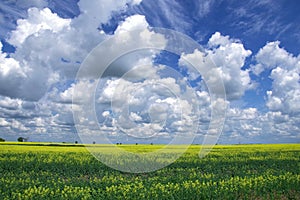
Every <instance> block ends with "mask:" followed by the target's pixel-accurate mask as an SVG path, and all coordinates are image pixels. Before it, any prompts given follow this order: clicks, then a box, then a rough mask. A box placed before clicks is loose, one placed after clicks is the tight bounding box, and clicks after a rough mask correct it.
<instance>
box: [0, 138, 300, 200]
mask: <svg viewBox="0 0 300 200" xmlns="http://www.w3.org/2000/svg"><path fill="white" fill-rule="evenodd" d="M18 144H21V145H18ZM158 146H159V145H141V144H139V145H131V146H130V145H122V148H123V147H124V148H127V149H131V150H132V151H138V150H139V151H140V149H141V148H142V149H144V150H145V151H153V150H155V149H156V148H159V147H158ZM99 148H101V146H100V145H99ZM105 148H110V147H109V146H105ZM199 148H200V145H195V146H191V147H190V148H189V150H188V151H187V152H186V153H185V154H184V155H183V156H182V157H181V158H180V159H178V160H177V161H176V162H175V163H173V164H171V165H169V166H168V167H165V168H163V169H161V170H158V171H155V172H151V173H146V174H129V173H122V172H119V171H116V170H114V169H111V168H109V167H107V166H105V165H104V164H102V163H101V162H99V161H98V160H97V159H95V158H94V157H93V156H92V155H91V154H89V152H88V151H87V150H86V149H85V148H84V147H83V146H82V145H74V144H73V145H68V144H66V145H64V144H51V145H50V144H44V143H30V142H28V143H8V142H5V143H1V144H0V154H1V155H0V160H1V162H0V172H1V177H0V199H300V171H299V169H300V144H290V145H231V146H230V145H228V146H221V145H217V146H215V148H214V149H213V150H212V151H211V152H210V153H209V154H208V156H206V157H204V158H203V159H199V158H198V152H199ZM112 159H113V157H112Z"/></svg>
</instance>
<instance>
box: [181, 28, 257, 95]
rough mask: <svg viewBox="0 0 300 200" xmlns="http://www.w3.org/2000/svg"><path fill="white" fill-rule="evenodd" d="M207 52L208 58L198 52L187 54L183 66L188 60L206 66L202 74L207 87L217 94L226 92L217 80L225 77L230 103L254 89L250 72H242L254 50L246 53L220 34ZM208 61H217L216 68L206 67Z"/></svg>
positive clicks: (211, 42)
mask: <svg viewBox="0 0 300 200" xmlns="http://www.w3.org/2000/svg"><path fill="white" fill-rule="evenodd" d="M205 53H206V54H207V55H205V54H204V53H202V52H200V51H198V50H195V51H194V53H193V54H187V55H185V54H183V55H181V58H180V60H179V63H180V64H181V65H182V64H184V62H185V61H184V60H186V61H188V62H190V63H202V64H201V73H202V74H201V75H202V76H203V77H204V81H205V82H206V84H207V85H209V86H210V87H211V88H214V91H220V92H221V91H222V88H220V87H222V85H220V81H219V80H216V77H221V78H222V81H223V83H224V86H225V91H226V97H227V99H228V100H234V99H239V98H240V97H241V96H243V95H244V93H245V91H246V90H247V89H250V88H252V83H251V78H250V76H249V71H248V70H244V69H242V68H243V66H244V65H245V59H246V58H247V57H248V56H250V55H251V51H250V50H246V49H245V48H244V46H243V44H242V43H240V42H239V41H238V40H233V39H230V38H229V36H222V35H221V34H220V33H219V32H216V33H214V34H213V35H212V36H211V38H210V39H209V41H208V49H205ZM208 59H211V60H212V61H213V62H214V64H215V67H211V66H208V65H207V64H205V60H208Z"/></svg>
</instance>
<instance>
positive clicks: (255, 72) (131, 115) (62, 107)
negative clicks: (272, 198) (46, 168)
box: [0, 0, 300, 143]
mask: <svg viewBox="0 0 300 200" xmlns="http://www.w3.org/2000/svg"><path fill="white" fill-rule="evenodd" d="M299 21H300V4H299V3H298V2H297V1H296V0H278V1H270V0H263V1H258V0H250V1H246V2H241V1H233V0H221V1H215V0H192V1H167V0H158V1H151V0H141V1H139V0H132V1H131V0H121V1H104V0H103V1H102V0H90V1H87V0H80V1H77V0H66V1H59V0H53V1H51V0H48V1H47V0H29V1H26V2H24V1H21V0H16V1H3V2H1V3H0V24H1V26H0V40H1V49H2V52H1V55H0V137H2V138H4V139H6V140H16V138H17V137H19V136H24V137H29V139H30V140H32V141H68V142H73V141H74V140H80V139H81V140H84V139H82V135H85V134H84V133H82V134H81V133H77V131H76V128H75V126H76V125H77V127H78V121H76V120H74V119H73V112H74V110H72V98H73V100H74V97H73V95H72V94H73V91H75V92H77V93H78V94H77V95H75V96H76V98H75V101H77V100H78V102H81V98H89V96H90V95H88V94H87V92H89V89H93V88H94V86H93V85H92V83H91V80H90V81H89V82H88V81H84V80H80V81H78V80H77V81H75V78H76V73H77V72H78V70H79V69H80V68H81V67H82V65H81V64H82V63H83V62H84V59H85V58H86V57H87V56H88V55H89V53H90V52H91V50H92V49H93V48H95V47H96V46H97V45H98V44H100V43H101V42H103V41H105V40H106V39H108V38H110V37H114V38H122V37H123V36H124V35H122V34H123V32H122V31H132V30H134V29H145V30H147V31H149V33H148V34H150V35H152V36H153V38H156V39H155V42H158V43H159V45H160V46H161V48H167V46H168V45H169V44H168V41H167V39H166V38H162V37H160V35H159V33H155V31H151V27H158V28H167V29H170V30H174V31H178V32H181V33H183V34H185V35H187V36H189V37H190V38H191V39H192V40H194V41H195V42H197V43H198V44H199V45H201V47H202V50H201V51H202V53H204V54H203V55H201V54H198V53H197V52H196V51H195V52H182V54H178V55H174V54H171V53H168V52H163V51H158V52H157V51H149V50H145V51H144V52H133V53H130V54H128V55H125V56H123V57H120V58H119V59H118V60H116V61H115V62H114V63H112V64H111V66H110V69H109V70H108V72H107V73H106V74H105V75H104V76H103V77H102V78H101V80H100V83H99V84H98V86H97V87H96V88H97V89H96V95H95V99H96V100H95V103H96V106H95V109H96V110H95V111H96V114H97V117H98V118H97V120H98V123H99V130H97V131H98V132H101V133H104V134H106V135H107V137H109V138H111V140H112V141H113V142H124V143H126V142H135V141H138V142H155V143H165V142H168V141H170V140H172V138H173V137H174V135H175V134H179V135H182V134H183V135H184V134H189V133H191V132H194V131H195V133H196V135H197V136H196V137H195V141H194V142H195V143H201V142H202V141H203V138H204V136H205V134H206V133H207V131H208V126H209V120H208V119H209V118H210V117H211V115H212V110H211V106H210V103H211V104H213V100H212V99H211V97H210V95H214V94H211V93H210V92H209V90H208V88H209V87H211V88H218V86H217V85H215V84H216V83H214V82H205V80H204V79H205V78H203V77H207V79H213V78H216V77H217V75H216V77H214V74H216V73H212V69H210V68H208V67H204V71H203V74H201V73H198V74H197V72H195V71H193V70H192V69H191V68H190V67H189V66H188V65H186V63H184V60H185V61H188V62H190V63H201V62H200V60H199V59H200V57H201V56H204V58H205V59H208V58H209V59H211V60H212V61H213V63H214V64H215V69H216V70H217V71H216V72H218V73H219V76H220V77H221V78H222V80H223V83H224V87H225V93H226V97H227V98H226V99H224V102H223V103H224V104H226V105H227V106H228V107H227V110H226V119H225V123H224V124H223V123H220V126H222V128H223V129H222V130H223V131H222V133H221V135H220V137H219V140H218V143H287V142H292V143H295V142H296V143H299V142H300V78H299V76H300V75H299V74H300V49H299V46H300V23H299ZM132 37H134V36H132ZM139 37H141V38H139ZM139 37H136V38H134V39H133V40H132V41H131V40H130V39H128V43H130V41H131V42H132V43H133V44H134V43H137V45H145V44H147V42H153V41H151V39H149V38H147V37H144V36H143V35H142V34H140V35H139ZM148 40H149V41H148ZM115 42H116V41H115ZM118 45H121V44H115V45H114V46H113V48H114V49H115V50H116V51H117V49H118ZM104 48H108V47H106V46H104ZM101 56H102V57H105V53H104V54H103V55H101ZM101 56H99V60H98V61H99V62H101V61H102V60H101V59H102V58H101ZM201 58H202V57H201ZM88 70H91V71H88V72H86V73H87V75H88V76H93V73H95V72H94V71H93V70H95V69H88ZM94 78H95V77H94ZM97 78H99V77H97ZM184 81H185V82H184ZM207 86H208V88H207ZM116 91H117V93H118V94H117V93H116ZM213 91H214V90H213ZM216 91H217V89H216ZM123 92H126V94H130V95H129V97H128V98H129V99H126V98H124V95H125V93H124V94H123ZM212 93H214V92H212ZM80 95H81V96H80ZM215 95H217V96H218V95H219V94H215ZM179 96H180V97H179ZM77 98H78V99H77ZM131 100H132V102H129V101H131ZM193 100H195V102H197V103H196V104H195V102H194V101H193ZM136 101H138V103H137V102H136ZM193 102H194V103H193ZM79 105H80V103H78V104H77V103H76V106H79ZM176 105H181V106H179V108H178V106H176ZM76 106H75V107H76ZM73 109H74V106H73ZM76 109H79V108H77V107H76ZM178 109H179V110H180V112H179V111H178ZM79 110H80V109H79ZM77 111H78V110H76V111H75V113H76V112H77ZM195 117H197V120H195V119H194V118H195ZM75 119H76V117H75ZM125 119H126V120H125ZM80 125H82V124H80ZM196 125H197V127H195V126H196ZM223 125H224V126H223ZM89 128H90V129H91V127H88V128H87V129H84V130H89ZM92 129H93V128H92ZM80 130H83V129H80ZM89 131H90V132H93V130H89ZM79 132H80V131H79ZM152 132H154V133H156V135H155V137H154V136H153V134H152V135H151V134H150V133H152ZM80 137H81V138H80ZM140 138H142V139H140ZM145 138H146V139H145Z"/></svg>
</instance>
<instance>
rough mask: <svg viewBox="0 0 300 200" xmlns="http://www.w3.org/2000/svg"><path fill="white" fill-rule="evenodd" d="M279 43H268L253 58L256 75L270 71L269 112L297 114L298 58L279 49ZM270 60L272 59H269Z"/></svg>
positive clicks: (299, 78) (299, 70) (299, 63)
mask: <svg viewBox="0 0 300 200" xmlns="http://www.w3.org/2000/svg"><path fill="white" fill-rule="evenodd" d="M279 44H280V43H279V42H278V41H276V42H269V43H267V44H266V45H265V46H264V47H263V48H261V49H260V50H259V52H258V53H257V55H256V56H255V58H256V62H257V64H256V65H255V66H253V67H252V68H253V71H254V72H255V73H256V74H259V73H261V72H262V71H264V70H265V69H271V74H270V78H271V79H272V90H270V91H267V106H268V108H269V109H270V110H271V111H275V112H277V111H280V112H282V113H286V114H291V115H295V114H299V111H300V106H299V102H300V76H299V73H300V57H299V56H298V57H295V56H293V55H292V54H290V53H288V52H287V51H286V50H285V49H283V48H281V47H279ZM270 58H272V59H270Z"/></svg>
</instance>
